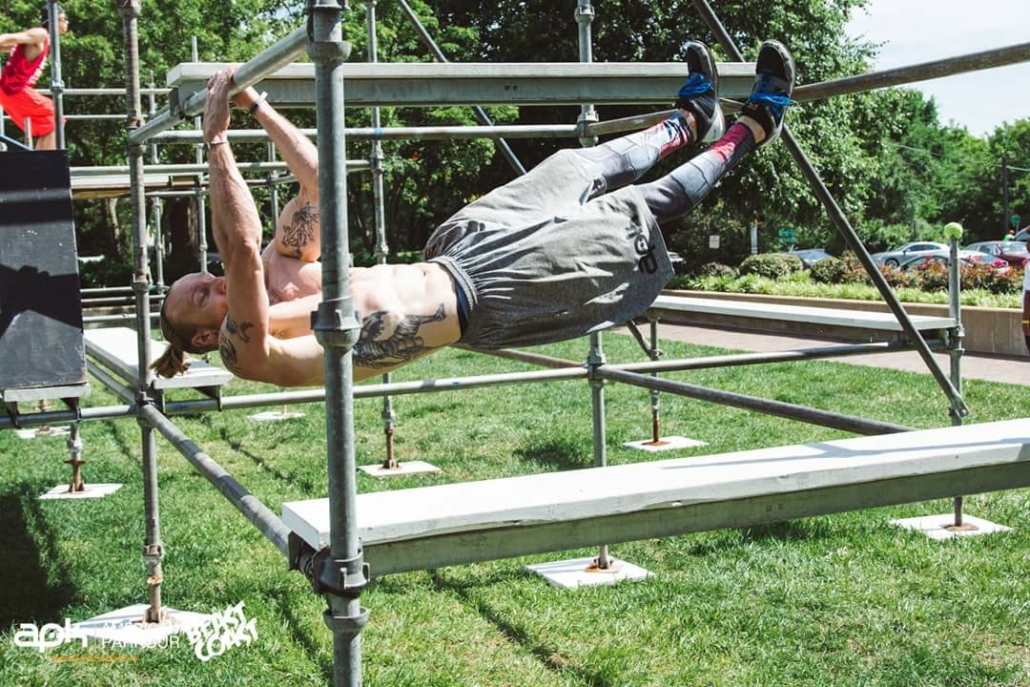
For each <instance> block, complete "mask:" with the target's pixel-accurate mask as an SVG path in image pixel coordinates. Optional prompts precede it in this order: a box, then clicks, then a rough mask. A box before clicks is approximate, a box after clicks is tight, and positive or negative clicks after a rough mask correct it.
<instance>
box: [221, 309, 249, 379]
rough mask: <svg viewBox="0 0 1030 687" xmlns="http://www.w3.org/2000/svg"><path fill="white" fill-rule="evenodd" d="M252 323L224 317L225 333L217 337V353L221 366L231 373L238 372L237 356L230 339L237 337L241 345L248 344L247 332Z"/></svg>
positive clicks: (234, 345)
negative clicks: (220, 357)
mask: <svg viewBox="0 0 1030 687" xmlns="http://www.w3.org/2000/svg"><path fill="white" fill-rule="evenodd" d="M253 326H254V324H253V323H252V322H239V323H237V322H235V321H234V320H233V319H232V317H231V316H229V315H226V316H225V331H226V332H227V333H226V334H223V335H222V336H221V337H219V341H218V352H219V353H220V354H221V356H222V364H224V365H225V366H226V368H228V369H229V370H231V371H232V372H239V370H240V365H239V356H238V354H237V353H236V344H235V343H233V340H232V337H234V336H238V337H239V338H240V341H242V342H243V343H250V335H249V334H247V330H248V329H250V328H251V327H253Z"/></svg>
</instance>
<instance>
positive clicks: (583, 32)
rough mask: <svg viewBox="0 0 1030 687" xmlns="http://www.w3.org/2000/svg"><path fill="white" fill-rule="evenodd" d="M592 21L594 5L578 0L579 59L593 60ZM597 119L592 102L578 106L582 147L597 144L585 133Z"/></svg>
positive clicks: (588, 1) (586, 0) (582, 60)
mask: <svg viewBox="0 0 1030 687" xmlns="http://www.w3.org/2000/svg"><path fill="white" fill-rule="evenodd" d="M593 22H594V7H593V5H592V4H591V2H590V0H579V4H577V5H576V23H577V24H578V25H579V61H580V62H585V63H590V62H593V61H594V40H593V34H592V33H591V30H590V25H591V24H592V23H593ZM597 120H598V117H597V110H595V109H594V105H593V104H592V103H590V104H587V105H582V106H581V107H580V113H579V121H578V122H577V123H578V124H579V127H580V132H581V133H580V137H579V143H580V145H582V146H583V147H584V148H589V147H591V146H595V145H597V137H596V136H588V135H587V133H586V132H587V126H588V125H590V124H595V123H596V122H597Z"/></svg>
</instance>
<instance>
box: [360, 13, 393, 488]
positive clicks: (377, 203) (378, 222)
mask: <svg viewBox="0 0 1030 687" xmlns="http://www.w3.org/2000/svg"><path fill="white" fill-rule="evenodd" d="M365 23H366V26H367V31H368V61H369V62H370V63H371V64H375V63H377V62H379V37H378V35H377V33H376V0H365ZM371 118H372V121H371V124H372V129H373V130H375V131H378V130H379V129H380V127H381V125H382V121H381V118H380V112H379V108H378V107H373V108H372V112H371ZM369 162H370V163H371V164H372V196H373V198H374V204H373V207H374V208H375V238H376V250H375V258H376V263H377V264H379V265H385V264H386V259H387V258H388V257H389V255H390V245H389V242H388V241H387V239H386V193H385V190H384V188H383V182H384V179H383V176H384V171H383V144H382V143H380V142H379V139H378V138H377V139H375V140H373V141H372V149H371V151H370V153H369ZM391 377H392V375H391V374H390V373H389V372H387V373H386V374H384V375H383V384H389V383H390V379H391ZM382 419H383V436H384V438H385V440H386V455H385V456H384V458H383V464H382V467H383V469H384V470H396V469H397V468H398V464H397V458H396V457H394V455H393V431H394V421H395V420H396V416H395V415H394V412H393V398H392V397H391V396H389V395H386V396H383V414H382Z"/></svg>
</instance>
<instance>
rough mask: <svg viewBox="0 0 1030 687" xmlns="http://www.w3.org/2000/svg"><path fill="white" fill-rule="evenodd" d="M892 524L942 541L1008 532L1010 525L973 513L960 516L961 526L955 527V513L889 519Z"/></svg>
mask: <svg viewBox="0 0 1030 687" xmlns="http://www.w3.org/2000/svg"><path fill="white" fill-rule="evenodd" d="M891 524H892V525H897V526H898V527H903V528H905V529H908V530H915V531H916V532H922V533H923V534H925V535H926V536H927V537H929V538H930V539H935V540H937V541H944V540H946V539H951V538H952V537H975V536H978V535H982V534H992V533H994V532H1009V531H1011V530H1012V528H1011V527H1005V526H1004V525H998V524H995V523H993V522H990V521H989V520H983V519H981V518H978V517H975V516H973V515H963V516H962V527H961V528H956V527H955V526H954V525H955V514H954V513H948V514H946V515H926V516H923V517H919V518H905V519H903V520H891Z"/></svg>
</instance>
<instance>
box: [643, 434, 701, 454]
mask: <svg viewBox="0 0 1030 687" xmlns="http://www.w3.org/2000/svg"><path fill="white" fill-rule="evenodd" d="M707 445H708V443H707V442H704V441H700V440H698V439H688V438H687V437H661V438H660V439H658V443H655V442H654V441H652V440H651V439H646V440H644V441H628V442H626V443H625V444H623V446H627V447H629V448H636V449H640V450H641V451H647V452H648V453H658V452H659V451H672V450H673V449H677V448H695V447H697V446H707Z"/></svg>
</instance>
